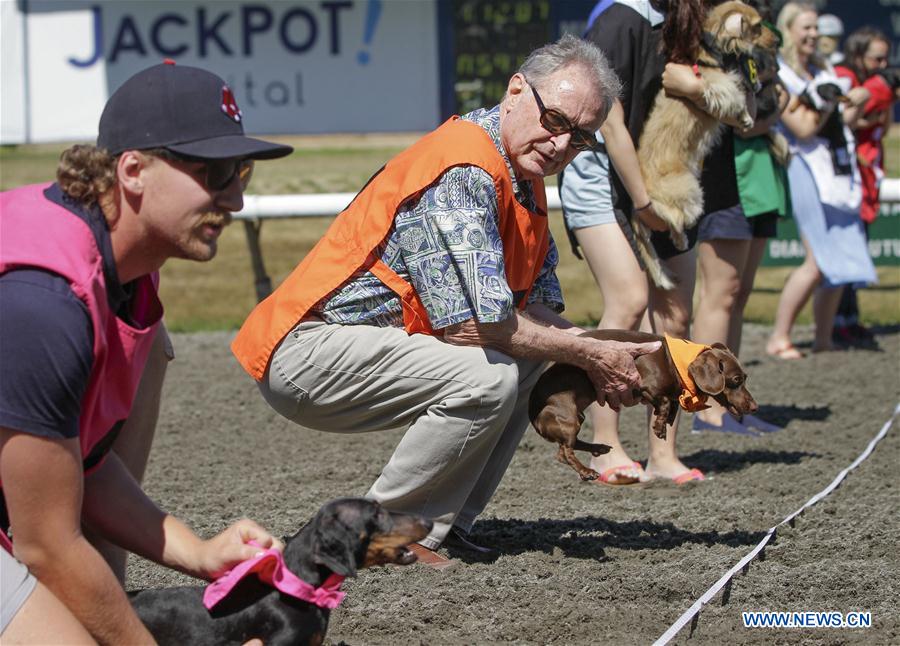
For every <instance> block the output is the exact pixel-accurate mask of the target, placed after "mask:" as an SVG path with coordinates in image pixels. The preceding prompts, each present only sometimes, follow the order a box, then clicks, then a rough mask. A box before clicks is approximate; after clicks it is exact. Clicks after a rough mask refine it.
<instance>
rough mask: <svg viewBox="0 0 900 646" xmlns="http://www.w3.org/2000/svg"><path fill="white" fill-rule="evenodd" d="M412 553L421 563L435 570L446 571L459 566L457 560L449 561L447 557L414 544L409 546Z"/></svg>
mask: <svg viewBox="0 0 900 646" xmlns="http://www.w3.org/2000/svg"><path fill="white" fill-rule="evenodd" d="M409 549H410V551H411V552H412V553H413V554H415V555H416V556H417V557H418V561H419V563H421V564H422V565H427V566H428V567H431V568H434V569H435V570H446V569H447V568H449V567H453V566H455V565H458V564H459V561H457V560H456V559H448V558H447V557H446V556H442V555H441V554H438V553H437V552H435V551H434V550H430V549H428V548H427V547H425V546H424V545H419V544H418V543H413V544H412V545H410V546H409Z"/></svg>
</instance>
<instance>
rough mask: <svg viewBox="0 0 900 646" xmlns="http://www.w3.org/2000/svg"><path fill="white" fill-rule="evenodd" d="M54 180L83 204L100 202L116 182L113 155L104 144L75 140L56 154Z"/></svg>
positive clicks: (67, 193)
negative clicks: (94, 144) (81, 142)
mask: <svg viewBox="0 0 900 646" xmlns="http://www.w3.org/2000/svg"><path fill="white" fill-rule="evenodd" d="M56 181H57V182H58V183H59V186H60V188H62V190H63V192H64V193H65V194H66V195H68V196H69V197H71V198H72V199H74V200H78V201H79V202H81V203H82V204H84V205H85V206H90V205H92V204H95V203H98V204H99V203H100V200H101V198H102V197H103V196H104V195H108V194H109V191H110V189H111V188H112V187H113V186H114V185H115V183H116V158H115V157H113V156H112V155H110V154H109V153H108V152H107V151H106V149H105V148H98V147H97V146H90V145H84V144H77V145H75V146H72V147H71V148H67V149H66V150H64V151H63V153H62V155H60V156H59V165H58V166H57V168H56ZM101 206H102V205H101Z"/></svg>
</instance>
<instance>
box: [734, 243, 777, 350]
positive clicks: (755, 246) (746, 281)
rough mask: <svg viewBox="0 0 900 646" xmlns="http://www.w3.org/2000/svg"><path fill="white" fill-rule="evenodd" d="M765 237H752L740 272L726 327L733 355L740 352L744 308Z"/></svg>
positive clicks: (748, 297)
mask: <svg viewBox="0 0 900 646" xmlns="http://www.w3.org/2000/svg"><path fill="white" fill-rule="evenodd" d="M767 242H768V240H767V239H766V238H753V240H751V241H750V250H749V251H748V253H747V261H746V263H745V264H744V271H742V272H741V275H740V278H741V289H740V291H739V292H738V295H737V299H736V301H735V303H734V311H733V313H732V316H731V325H730V326H729V329H728V344H727V345H728V347H729V348H730V349H731V351H732V352H734V356H736V357H737V356H740V353H741V334H742V332H743V329H744V309H745V308H746V307H747V301H748V300H750V294H751V293H752V292H753V281H754V280H755V279H756V270H757V269H759V263H761V262H762V259H763V256H764V255H765V253H766V243H767Z"/></svg>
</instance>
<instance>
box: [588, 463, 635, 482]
mask: <svg viewBox="0 0 900 646" xmlns="http://www.w3.org/2000/svg"><path fill="white" fill-rule="evenodd" d="M628 471H637V473H638V475H637V476H631V475H625V474H626V472H628ZM643 475H644V467H642V466H641V463H640V462H632V463H631V464H621V465H619V466H617V467H610V468H609V469H606V470H605V471H603V472H602V473H601V474H600V475H599V476H598V477H597V479H596V480H593V482H595V483H596V484H602V485H606V486H607V487H621V486H624V485H635V484H640V483H641V478H642V476H643ZM612 478H615V480H613V479H612Z"/></svg>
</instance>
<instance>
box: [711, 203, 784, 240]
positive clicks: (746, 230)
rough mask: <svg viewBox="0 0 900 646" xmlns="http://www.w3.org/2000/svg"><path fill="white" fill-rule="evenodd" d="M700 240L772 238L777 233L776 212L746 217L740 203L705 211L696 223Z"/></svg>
mask: <svg viewBox="0 0 900 646" xmlns="http://www.w3.org/2000/svg"><path fill="white" fill-rule="evenodd" d="M698 228H699V231H698V237H699V239H700V240H752V239H753V238H774V237H775V236H776V234H777V233H778V214H777V213H775V212H774V211H773V212H772V213H763V214H761V215H754V216H753V217H752V218H748V217H747V216H746V215H744V209H743V208H741V205H740V204H738V205H736V206H732V207H730V208H727V209H722V210H721V211H713V212H712V213H707V214H706V215H704V216H703V217H702V218H701V219H700V224H699V225H698Z"/></svg>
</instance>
